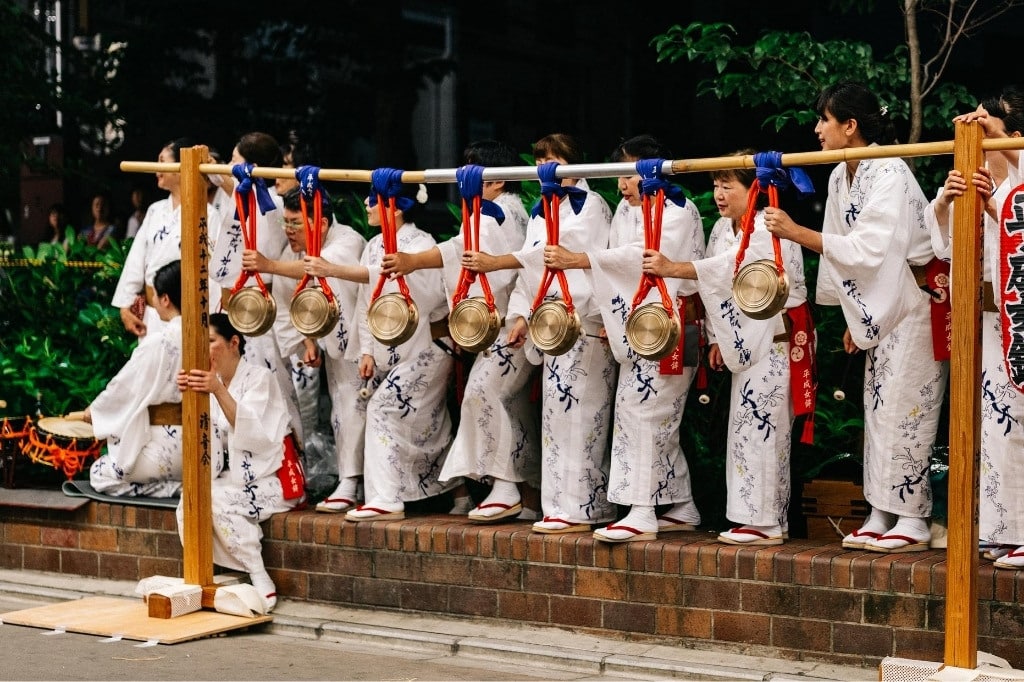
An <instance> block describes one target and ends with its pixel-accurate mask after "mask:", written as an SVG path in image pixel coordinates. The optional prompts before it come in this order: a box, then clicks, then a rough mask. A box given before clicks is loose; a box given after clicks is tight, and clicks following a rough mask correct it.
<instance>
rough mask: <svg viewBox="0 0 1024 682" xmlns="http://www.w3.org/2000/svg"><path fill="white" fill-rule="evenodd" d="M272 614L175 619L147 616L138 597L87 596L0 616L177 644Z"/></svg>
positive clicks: (40, 625) (198, 615)
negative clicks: (249, 616) (251, 616)
mask: <svg viewBox="0 0 1024 682" xmlns="http://www.w3.org/2000/svg"><path fill="white" fill-rule="evenodd" d="M272 620H273V617H272V616H256V617H254V618H243V617H241V616H229V615H227V614H225V613H217V612H216V611H207V610H203V611H195V612H193V613H189V614H186V615H184V616H178V617H177V618H150V617H149V610H148V608H147V607H146V604H145V603H144V602H143V601H142V600H141V599H121V598H118V597H87V598H85V599H77V600H74V601H68V602H60V603H57V604H47V605H45V606H37V607H34V608H31V609H23V610H21V611H11V612H9V613H5V614H2V615H0V621H2V622H3V623H4V624H5V625H6V624H10V625H27V626H29V627H35V628H46V629H47V630H57V629H63V630H65V631H66V632H78V633H81V634H86V635H99V636H102V637H115V636H120V637H122V638H124V639H134V640H140V641H143V642H159V643H160V644H177V643H178V642H186V641H188V640H191V639H200V638H202V637H209V636H211V635H217V634H220V633H223V632H229V631H231V630H239V629H242V628H248V627H252V626H253V625H259V624H261V623H269V622H270V621H272Z"/></svg>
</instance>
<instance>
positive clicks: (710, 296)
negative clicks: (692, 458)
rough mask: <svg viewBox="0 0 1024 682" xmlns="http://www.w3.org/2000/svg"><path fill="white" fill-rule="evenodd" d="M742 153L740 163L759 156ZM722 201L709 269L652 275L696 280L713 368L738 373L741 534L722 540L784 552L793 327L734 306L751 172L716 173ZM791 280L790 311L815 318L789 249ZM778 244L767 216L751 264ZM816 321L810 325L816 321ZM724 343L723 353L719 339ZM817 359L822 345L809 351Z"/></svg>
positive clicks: (734, 430) (731, 496)
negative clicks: (767, 224)
mask: <svg viewBox="0 0 1024 682" xmlns="http://www.w3.org/2000/svg"><path fill="white" fill-rule="evenodd" d="M752 153H753V150H741V151H739V152H736V155H746V154H752ZM711 177H712V179H713V181H714V198H715V204H716V205H717V207H718V211H719V213H720V214H721V218H719V219H718V221H717V222H716V223H715V225H714V227H713V228H712V230H711V237H710V238H709V239H708V248H707V253H706V254H705V256H706V257H705V258H704V259H703V260H697V261H693V262H692V263H685V262H673V261H671V260H669V259H668V258H666V257H665V255H664V254H663V253H660V252H658V251H654V250H648V251H646V252H645V253H644V266H643V267H644V271H645V272H650V273H653V274H656V275H661V276H663V277H683V278H686V279H696V283H697V286H698V287H699V289H700V296H701V300H702V301H703V303H704V308H705V310H706V311H707V313H706V320H707V325H708V327H707V335H708V344H709V347H708V366H709V367H710V368H711V369H713V370H721V369H722V368H723V367H725V368H727V369H728V370H729V371H730V372H732V388H731V393H730V400H729V426H728V434H727V436H726V443H725V456H726V464H725V482H726V517H727V518H728V519H729V520H730V521H732V522H733V523H736V524H738V525H737V526H736V527H734V528H732V529H730V530H727V531H725V532H722V533H720V534H719V535H718V540H719V541H720V542H724V543H726V544H735V545H779V544H782V542H783V537H785V534H786V531H787V527H788V524H787V521H786V516H787V512H788V510H789V498H790V471H789V461H790V444H791V443H790V441H791V438H792V429H793V420H794V417H793V415H794V410H793V401H792V397H791V396H792V392H791V374H792V370H791V367H790V334H789V333H787V331H788V330H789V329H790V328H791V323H789V322H788V321H784V319H783V316H784V315H786V314H787V312H782V313H779V314H778V315H776V316H775V317H772V318H770V319H767V320H755V319H753V318H750V317H748V316H747V315H745V314H744V313H743V311H742V310H740V309H739V307H737V305H736V303H735V301H734V300H733V290H732V283H733V273H734V272H735V265H736V256H737V253H738V251H739V247H740V243H741V238H742V232H741V219H742V218H743V216H744V214H745V213H746V210H747V203H748V193H749V190H750V186H751V184H752V183H753V181H754V171H753V170H752V169H737V170H726V171H715V172H714V173H712V174H711ZM782 254H783V263H784V264H785V269H786V276H787V278H788V280H789V297H788V298H787V300H786V304H785V307H786V309H787V311H789V310H792V309H796V308H801V307H802V308H803V310H804V311H806V301H807V284H806V282H805V281H804V264H803V252H802V251H801V249H800V246H799V244H796V243H794V242H790V241H784V242H782ZM774 255H775V254H774V249H773V246H772V240H771V235H770V234H769V232H768V231H767V230H766V229H765V227H764V216H763V213H762V212H761V211H758V212H757V214H756V216H755V218H754V231H753V233H752V234H751V235H750V240H749V243H748V245H747V249H746V252H745V255H744V262H745V263H750V262H754V261H756V260H760V259H769V260H771V259H774ZM808 319H809V316H808ZM718 338H721V339H723V340H724V341H725V342H724V343H721V344H719V343H718V342H717V339H718ZM810 348H811V349H812V350H813V345H812V346H810Z"/></svg>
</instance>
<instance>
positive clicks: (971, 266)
mask: <svg viewBox="0 0 1024 682" xmlns="http://www.w3.org/2000/svg"><path fill="white" fill-rule="evenodd" d="M982 134H983V133H982V130H981V126H980V125H979V124H978V123H977V122H972V123H957V124H956V149H955V151H954V153H953V166H954V168H956V169H957V170H958V171H960V172H961V173H962V174H963V177H965V178H968V179H969V178H970V177H971V175H972V174H973V173H974V172H975V170H977V169H978V168H979V167H981V166H983V165H984V163H985V158H984V155H983V153H982V144H981V142H982ZM981 212H982V205H981V201H979V197H978V190H977V189H976V188H975V187H974V185H973V184H971V183H970V182H969V181H968V183H967V192H966V193H965V194H964V195H963V196H962V197H958V198H957V200H956V201H954V202H953V265H952V272H951V275H952V279H953V282H952V283H953V291H952V301H953V303H954V305H953V320H952V324H953V340H952V348H951V350H952V354H951V360H950V365H949V370H950V371H949V537H948V542H947V545H948V548H947V550H946V552H947V554H946V648H945V656H944V660H945V663H946V665H951V666H955V667H957V668H969V669H974V668H975V667H977V665H978V466H979V460H980V441H981V390H980V382H979V377H980V376H981V307H982V304H981V301H982V284H981V282H982V272H983V271H982V261H981V258H982V244H981V229H980V227H979V226H980V224H981V218H982V213H981Z"/></svg>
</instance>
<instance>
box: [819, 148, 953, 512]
mask: <svg viewBox="0 0 1024 682" xmlns="http://www.w3.org/2000/svg"><path fill="white" fill-rule="evenodd" d="M926 204H927V201H926V199H925V197H924V194H923V193H922V192H921V188H920V187H919V186H918V184H917V180H915V179H914V176H913V173H911V171H910V168H909V167H907V164H906V163H904V162H903V160H901V159H868V160H864V161H861V162H859V163H858V165H857V171H856V173H855V174H854V177H853V178H852V180H851V179H850V178H849V177H848V173H847V166H846V164H845V163H841V164H839V165H838V166H836V168H835V170H833V171H832V175H831V176H830V178H829V187H828V200H827V202H826V204H825V219H824V224H823V227H822V245H823V253H822V255H821V261H820V265H819V270H818V289H817V301H818V303H820V304H822V305H836V304H838V305H840V306H841V307H842V310H843V316H844V317H845V318H846V324H847V325H848V327H849V329H850V333H851V334H852V336H853V339H854V341H855V343H856V344H857V346H858V347H859V348H862V349H865V350H866V352H867V357H866V360H865V367H864V496H865V499H867V501H868V503H869V504H871V506H872V507H875V508H877V509H880V510H882V511H886V512H889V513H892V514H896V515H897V516H907V517H915V518H923V517H928V516H930V515H931V509H932V491H931V484H930V482H929V479H928V472H929V458H930V456H931V450H932V445H933V444H934V442H935V434H936V431H937V429H938V421H939V412H940V409H941V407H942V398H943V392H944V391H945V389H946V379H947V375H948V366H947V363H943V362H937V361H936V360H935V358H934V354H933V352H932V333H931V310H930V308H931V304H930V299H929V296H928V294H926V293H924V292H923V291H921V290H920V289H919V288H918V287H917V284H916V283H915V281H914V276H913V274H912V273H911V271H910V267H909V265H908V263H909V264H913V265H923V264H925V263H927V262H928V261H930V260H931V259H932V258H933V256H934V254H933V252H932V246H931V240H930V237H929V233H928V229H927V227H926V226H925V224H924V210H925V206H926Z"/></svg>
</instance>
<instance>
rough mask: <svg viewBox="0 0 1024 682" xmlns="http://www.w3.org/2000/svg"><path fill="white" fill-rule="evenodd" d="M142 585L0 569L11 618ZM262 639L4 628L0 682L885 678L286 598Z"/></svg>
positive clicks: (0, 605) (0, 596) (261, 630)
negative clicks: (168, 638) (173, 639)
mask: <svg viewBox="0 0 1024 682" xmlns="http://www.w3.org/2000/svg"><path fill="white" fill-rule="evenodd" d="M134 589H135V583H134V582H126V581H110V580H97V579H89V578H79V577H70V576H66V575H61V574H52V573H42V572H35V571H10V570H0V620H2V618H3V616H2V614H3V613H8V612H10V611H17V610H21V609H27V608H32V607H33V606H38V605H42V604H45V603H53V602H57V601H67V600H73V599H80V598H82V597H85V596H96V595H104V596H122V597H129V598H137V597H135V595H134ZM273 616H274V620H273V622H272V623H268V624H266V625H263V626H257V627H254V628H252V629H251V630H243V631H236V632H232V633H229V634H227V635H224V636H219V637H210V638H206V639H199V640H195V641H190V642H182V643H180V644H174V645H156V646H148V647H147V646H139V644H140V643H139V642H134V641H128V640H122V641H113V642H106V641H104V638H100V637H95V636H92V635H83V634H75V633H63V634H48V633H47V631H45V630H42V629H40V628H31V627H24V626H18V625H10V624H4V625H2V626H0V642H2V643H3V644H2V650H3V651H4V652H5V653H4V655H3V657H2V658H0V660H2V661H3V666H2V667H0V680H100V679H103V680H598V679H634V680H648V679H691V680H774V681H777V682H781V681H784V680H877V679H878V670H877V669H865V668H853V667H847V666H837V665H831V664H825V663H808V662H802V661H788V660H779V659H775V658H770V657H766V656H754V655H745V654H740V653H735V652H732V651H727V650H722V649H688V648H683V647H677V646H667V645H658V644H651V643H644V642H627V641H622V640H617V639H611V638H602V637H595V636H592V635H585V634H578V633H573V632H570V631H568V630H565V629H561V628H554V627H531V626H524V625H520V624H496V623H495V622H494V621H493V620H487V621H482V620H478V619H472V618H456V617H450V618H449V617H442V616H429V615H421V614H409V613H395V612H390V611H376V610H370V609H361V608H359V609H357V608H347V607H338V606H329V605H325V604H315V603H310V602H301V601H293V600H288V599H282V600H281V601H279V602H278V605H277V608H276V609H275V611H274V614H273Z"/></svg>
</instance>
